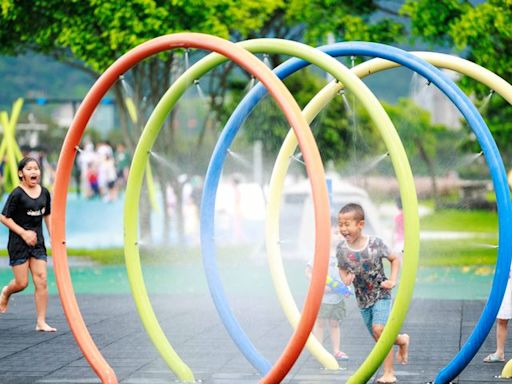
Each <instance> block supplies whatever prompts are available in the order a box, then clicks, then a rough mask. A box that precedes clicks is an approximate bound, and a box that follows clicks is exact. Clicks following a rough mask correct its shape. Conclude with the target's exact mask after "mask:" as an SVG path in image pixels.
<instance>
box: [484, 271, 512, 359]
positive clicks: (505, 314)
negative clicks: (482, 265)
mask: <svg viewBox="0 0 512 384" xmlns="http://www.w3.org/2000/svg"><path fill="white" fill-rule="evenodd" d="M510 319H512V267H511V268H510V272H509V274H508V281H507V287H506V288H505V295H504V296H503V301H502V302H501V306H500V309H499V311H498V315H497V316H496V352H494V353H491V354H489V355H487V356H486V357H485V358H484V363H503V362H504V361H505V344H506V341H507V334H508V322H509V320H510Z"/></svg>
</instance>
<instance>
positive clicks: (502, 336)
mask: <svg viewBox="0 0 512 384" xmlns="http://www.w3.org/2000/svg"><path fill="white" fill-rule="evenodd" d="M507 333H508V319H497V321H496V352H495V353H494V354H495V355H496V356H498V357H500V358H504V357H505V342H506V341H507Z"/></svg>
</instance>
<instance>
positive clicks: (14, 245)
mask: <svg viewBox="0 0 512 384" xmlns="http://www.w3.org/2000/svg"><path fill="white" fill-rule="evenodd" d="M18 178H19V179H20V181H21V183H20V185H19V186H18V187H16V188H15V189H14V190H13V191H12V192H11V194H10V195H9V197H8V198H7V201H6V203H5V206H4V209H3V211H2V214H1V215H0V221H1V222H2V224H4V225H5V226H6V227H7V228H9V242H8V244H7V250H8V252H9V265H10V266H11V267H12V272H13V275H14V279H13V280H12V281H11V282H10V283H9V284H8V285H6V286H5V287H3V289H2V291H1V292H0V313H5V312H7V307H8V304H9V298H10V297H11V295H12V294H14V293H16V292H20V291H23V290H24V289H25V288H26V287H27V285H28V272H29V270H30V272H31V274H32V281H33V282H34V287H35V293H34V299H35V304H36V313H37V321H36V328H35V329H36V331H43V332H55V331H56V329H55V328H53V327H51V326H49V325H48V324H47V323H46V309H47V306H48V286H47V283H46V276H47V272H46V260H47V255H46V247H45V244H44V237H43V225H42V222H43V219H44V222H45V224H46V228H47V229H48V231H50V213H51V201H50V192H48V190H47V189H46V188H45V187H43V186H41V184H40V181H41V169H40V166H39V163H38V161H37V160H36V159H34V158H31V157H26V158H24V159H23V160H21V161H20V163H19V164H18Z"/></svg>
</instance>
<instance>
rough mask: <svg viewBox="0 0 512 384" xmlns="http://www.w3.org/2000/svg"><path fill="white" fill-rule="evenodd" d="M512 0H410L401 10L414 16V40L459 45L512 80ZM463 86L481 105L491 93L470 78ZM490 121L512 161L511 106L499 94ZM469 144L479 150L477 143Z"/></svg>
mask: <svg viewBox="0 0 512 384" xmlns="http://www.w3.org/2000/svg"><path fill="white" fill-rule="evenodd" d="M511 5H512V2H511V1H510V0H488V1H483V2H477V3H475V2H469V1H462V0H441V1H430V0H419V1H416V0H407V1H406V3H405V4H404V6H403V8H402V10H401V12H402V13H403V14H405V15H407V16H409V17H410V18H411V33H412V36H413V37H414V38H419V39H422V40H424V41H427V42H430V43H432V44H436V45H438V46H439V45H444V46H454V48H456V49H458V50H459V51H460V52H461V53H462V54H463V55H464V56H465V57H467V58H468V59H469V60H471V61H474V62H475V63H477V64H480V65H482V66H484V67H485V68H487V69H489V70H490V71H492V72H494V73H496V74H497V75H499V76H501V77H502V78H504V79H505V80H507V81H511V79H512V56H511V55H510V52H512V31H511V29H510V20H511V19H512V6H511ZM460 84H461V86H462V87H463V89H464V90H465V91H466V93H468V94H472V95H474V96H475V97H476V99H477V101H476V104H481V103H482V100H484V99H485V97H486V96H487V95H488V94H489V89H488V88H486V87H484V86H482V85H481V84H477V83H476V82H475V81H472V80H470V79H468V78H465V77H464V78H462V79H461V81H460ZM486 117H487V119H486V122H487V124H488V126H489V128H490V130H491V132H492V133H493V136H494V138H495V140H496V142H497V143H498V146H499V148H500V150H501V151H502V155H503V156H504V158H505V159H504V160H505V163H506V164H510V162H511V161H512V153H511V152H512V151H511V150H510V149H509V148H510V145H509V143H510V139H511V138H512V133H511V132H512V125H511V123H510V121H512V109H511V108H510V106H508V103H506V102H505V101H504V100H503V99H501V98H500V97H496V96H495V97H493V99H492V102H491V103H490V105H489V106H488V107H487V110H486ZM467 147H468V148H471V149H472V150H478V148H479V147H478V145H477V143H475V142H474V141H473V142H471V141H469V142H468V143H467Z"/></svg>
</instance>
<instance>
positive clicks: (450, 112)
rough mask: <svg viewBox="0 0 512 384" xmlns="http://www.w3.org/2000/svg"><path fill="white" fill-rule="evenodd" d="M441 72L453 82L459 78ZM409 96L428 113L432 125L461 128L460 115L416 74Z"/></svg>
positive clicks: (437, 90)
mask: <svg viewBox="0 0 512 384" xmlns="http://www.w3.org/2000/svg"><path fill="white" fill-rule="evenodd" d="M442 71H443V73H444V74H446V75H447V76H448V77H449V78H450V79H452V80H453V81H456V80H457V79H458V77H459V75H458V74H457V73H456V72H453V71H448V70H444V69H442ZM410 96H411V98H412V100H413V101H414V102H415V103H416V104H417V105H418V106H419V107H421V108H423V109H425V110H426V111H428V112H430V116H431V118H432V123H434V124H442V125H444V126H446V127H448V128H452V129H459V128H460V127H461V125H462V124H461V118H462V115H461V114H460V112H459V110H458V109H457V108H456V107H455V105H454V104H453V103H452V102H451V101H450V99H448V97H446V96H445V94H444V93H443V92H441V91H440V90H439V89H438V88H437V87H436V86H435V85H433V84H429V83H428V82H427V80H426V79H425V78H424V77H422V76H420V75H418V74H417V73H414V75H413V77H412V79H411V91H410Z"/></svg>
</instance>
